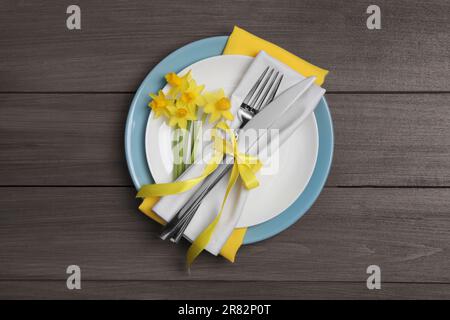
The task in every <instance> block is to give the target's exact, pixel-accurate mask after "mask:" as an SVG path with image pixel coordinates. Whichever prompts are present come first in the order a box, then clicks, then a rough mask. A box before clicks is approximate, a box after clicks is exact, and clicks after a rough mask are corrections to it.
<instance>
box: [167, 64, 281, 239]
mask: <svg viewBox="0 0 450 320" xmlns="http://www.w3.org/2000/svg"><path fill="white" fill-rule="evenodd" d="M274 73H275V74H274ZM282 80H283V74H281V73H280V72H279V71H276V72H275V69H274V68H270V67H266V69H265V70H264V71H263V73H262V74H261V75H260V77H259V78H258V80H257V81H256V82H255V84H254V85H253V87H252V88H251V89H250V91H249V92H248V94H247V95H246V97H245V98H244V100H243V102H242V104H241V105H240V107H239V109H238V114H237V115H238V118H239V120H241V121H242V122H241V124H240V126H239V128H238V129H242V128H243V127H244V126H245V125H246V124H247V122H248V121H250V120H251V119H252V118H253V117H254V116H255V115H256V114H257V113H258V112H259V111H261V110H262V109H263V108H264V107H265V106H267V105H268V104H269V103H270V102H272V100H273V99H274V98H275V95H276V93H277V91H278V88H279V86H280V83H281V81H282ZM236 138H238V136H237V134H236ZM225 158H226V157H225V156H224V159H225ZM232 166H233V164H232V163H231V164H230V163H227V161H225V163H222V164H220V165H219V167H218V168H217V169H216V170H215V171H214V172H213V173H211V174H210V175H209V176H208V177H206V179H205V181H204V182H203V184H202V185H201V186H200V188H199V189H197V190H196V191H195V192H194V194H193V195H192V197H191V198H190V199H189V200H188V201H187V202H186V204H185V205H184V206H183V207H182V208H181V209H180V210H179V211H178V212H177V213H176V215H175V217H174V218H173V219H172V220H171V221H169V223H167V224H166V226H165V227H164V229H163V231H162V233H161V235H160V237H161V239H163V240H165V239H167V238H168V237H171V238H170V240H171V241H172V242H175V243H177V242H178V241H180V239H181V237H182V236H183V233H184V231H185V230H186V228H187V226H188V225H189V223H190V222H191V220H192V218H193V217H194V215H195V213H196V212H197V209H198V208H199V207H200V204H201V202H202V200H203V199H204V198H205V196H206V195H207V194H208V193H209V191H211V189H212V188H213V187H214V186H215V185H216V184H217V183H218V182H219V181H220V179H222V177H223V176H224V175H225V174H226V173H227V172H229V171H230V169H231V168H232Z"/></svg>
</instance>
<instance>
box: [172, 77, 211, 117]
mask: <svg viewBox="0 0 450 320" xmlns="http://www.w3.org/2000/svg"><path fill="white" fill-rule="evenodd" d="M203 89H205V86H204V85H201V86H199V85H197V83H196V82H195V80H190V81H189V82H188V86H187V88H186V90H184V91H183V92H182V93H181V96H180V99H178V100H177V103H180V105H185V106H186V107H188V108H189V109H190V110H192V112H193V113H195V112H196V107H197V106H203V105H204V104H205V99H204V98H203V95H202V94H201V93H202V91H203Z"/></svg>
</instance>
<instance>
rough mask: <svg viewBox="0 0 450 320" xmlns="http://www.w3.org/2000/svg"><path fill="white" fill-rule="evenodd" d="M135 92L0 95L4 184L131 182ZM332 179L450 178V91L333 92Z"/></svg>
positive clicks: (405, 182)
mask: <svg viewBox="0 0 450 320" xmlns="http://www.w3.org/2000/svg"><path fill="white" fill-rule="evenodd" d="M131 99H132V95H130V94H21V95H18V94H2V95H0V105H1V108H0V163H1V166H0V185H3V186H9V185H19V186H20V185H91V186H92V185H94V186H97V185H120V186H130V185H131V181H130V178H129V175H128V170H127V168H126V163H125V155H124V147H123V145H124V138H123V132H124V127H125V121H126V115H127V111H128V108H129V103H130V101H131ZM327 99H328V102H329V105H330V109H331V112H332V117H333V125H334V133H335V153H334V159H333V166H332V171H331V175H330V177H329V179H328V186H367V185H373V186H450V161H448V159H449V158H450V127H449V126H448V123H450V94H383V95H380V94H328V95H327Z"/></svg>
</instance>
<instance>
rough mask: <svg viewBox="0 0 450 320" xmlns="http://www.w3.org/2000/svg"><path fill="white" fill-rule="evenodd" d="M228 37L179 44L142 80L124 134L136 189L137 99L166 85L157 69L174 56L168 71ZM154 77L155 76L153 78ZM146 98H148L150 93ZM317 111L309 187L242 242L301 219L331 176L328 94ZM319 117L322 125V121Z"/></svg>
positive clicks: (215, 51)
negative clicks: (315, 156)
mask: <svg viewBox="0 0 450 320" xmlns="http://www.w3.org/2000/svg"><path fill="white" fill-rule="evenodd" d="M227 40H228V36H217V37H209V38H204V39H200V40H197V41H194V42H191V43H188V44H186V45H184V46H182V47H180V48H178V49H177V50H175V51H173V52H172V53H170V54H169V55H167V56H166V57H165V58H164V59H163V60H161V61H160V62H159V63H158V64H157V65H156V66H155V67H154V68H152V70H151V71H150V72H149V73H148V74H147V76H146V77H145V78H144V80H143V81H142V83H141V84H140V86H139V88H138V90H137V91H136V94H135V95H134V97H133V100H132V102H131V105H130V110H129V112H128V116H127V119H126V125H125V137H124V138H125V139H124V140H125V158H126V161H127V167H128V171H129V173H130V176H131V179H132V181H133V184H134V186H135V188H136V189H139V188H140V186H141V185H142V184H141V182H140V179H139V177H138V174H137V172H136V168H135V167H134V165H133V150H132V138H133V134H132V131H133V130H134V129H135V128H134V125H136V123H135V122H134V117H135V114H136V112H137V111H136V110H137V106H138V100H139V99H142V97H143V95H144V96H148V94H147V93H148V92H153V91H156V90H157V89H159V88H162V87H163V85H164V81H163V79H164V78H163V77H161V79H159V80H158V77H157V75H158V73H160V74H161V75H163V74H164V72H161V69H165V65H166V64H167V63H169V62H171V60H173V61H172V62H175V64H177V65H178V68H172V69H170V70H169V71H180V70H182V69H183V68H184V67H186V66H188V65H190V64H192V63H194V62H196V61H199V60H202V59H205V58H208V57H212V56H214V55H220V54H221V53H222V51H223V48H224V47H225V45H226V42H227ZM199 46H200V47H202V46H205V48H206V50H205V48H202V50H195V48H198V47H199ZM192 49H194V50H192ZM185 51H191V55H194V57H192V56H188V55H182V57H181V58H180V59H181V60H180V59H179V60H177V58H179V56H180V54H183V53H184V52H185ZM186 60H189V62H188V63H184V61H186ZM166 69H167V68H166ZM175 69H177V70H175ZM178 69H179V70H178ZM167 72H168V71H167ZM153 78H155V79H154V80H152V79H153ZM151 87H155V88H154V89H155V90H152V88H151ZM158 87H159V88H158ZM147 100H149V98H148V97H147ZM146 104H147V103H146ZM146 104H145V105H146ZM145 107H146V110H145V111H144V113H145V114H146V116H145V117H144V118H145V119H144V120H143V122H145V125H146V123H147V118H148V114H149V110H148V108H147V106H145ZM314 113H315V116H316V121H317V125H318V129H319V152H318V159H317V163H316V166H315V168H314V171H313V175H312V176H311V179H310V181H309V182H308V185H307V187H306V188H305V190H304V191H303V192H302V194H301V195H300V196H299V198H297V199H296V200H295V201H294V203H293V204H292V205H291V206H289V207H288V208H287V209H286V210H285V211H283V212H282V213H280V214H279V215H278V216H276V217H275V218H273V219H271V220H269V221H266V222H264V223H261V224H258V225H256V226H252V227H249V228H248V230H247V233H246V235H245V238H244V241H243V244H251V243H255V242H258V241H262V240H265V239H268V238H270V237H273V236H275V235H277V234H279V233H281V232H282V231H284V230H285V229H287V228H288V227H289V226H291V225H293V224H294V223H295V222H296V221H297V220H298V219H300V218H301V217H302V216H303V215H304V214H305V213H306V212H307V211H308V210H309V209H310V207H311V206H312V205H313V204H314V202H315V201H316V200H317V198H318V196H319V195H320V193H321V191H322V189H323V187H324V185H325V183H326V180H327V178H328V175H329V172H330V169H331V164H332V160H333V153H334V131H333V123H332V119H331V114H330V110H329V107H328V104H327V102H326V100H325V98H322V100H321V101H320V103H319V105H318V106H317V108H316V110H315V112H314ZM319 121H320V124H321V125H319ZM141 125H142V124H141ZM144 133H145V131H144ZM138 138H139V136H138ZM140 139H142V141H143V140H144V134H142V137H141V138H140ZM142 149H143V150H144V152H143V154H141V155H140V157H142V159H141V162H142V160H144V162H145V164H143V166H144V167H145V168H141V170H144V171H145V169H146V170H147V174H148V177H147V178H148V180H149V182H145V183H152V182H153V178H152V177H151V173H150V170H149V168H148V165H147V161H146V158H145V146H142ZM294 210H295V211H297V210H298V211H297V212H296V213H295V212H294V213H293V212H292V211H294Z"/></svg>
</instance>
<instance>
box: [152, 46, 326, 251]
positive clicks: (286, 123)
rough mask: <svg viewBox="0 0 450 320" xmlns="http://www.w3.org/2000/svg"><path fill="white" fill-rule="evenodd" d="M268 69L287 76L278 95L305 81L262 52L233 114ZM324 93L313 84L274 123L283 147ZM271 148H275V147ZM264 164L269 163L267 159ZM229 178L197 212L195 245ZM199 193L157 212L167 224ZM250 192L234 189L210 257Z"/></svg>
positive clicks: (161, 205)
mask: <svg viewBox="0 0 450 320" xmlns="http://www.w3.org/2000/svg"><path fill="white" fill-rule="evenodd" d="M267 66H271V67H274V68H275V69H276V70H277V71H280V72H281V73H283V76H284V77H283V81H282V82H281V84H280V87H279V90H278V95H279V94H280V93H281V92H283V91H285V90H286V89H288V88H290V87H291V86H293V85H295V84H297V83H298V82H300V81H302V80H304V79H305V78H304V77H303V76H301V75H300V74H299V73H297V72H296V71H294V70H292V69H291V68H290V67H288V66H286V65H285V64H283V63H281V62H280V61H278V60H276V59H274V58H272V57H271V56H269V55H268V54H266V53H265V52H263V51H261V52H260V53H259V54H258V55H257V56H256V58H255V59H254V61H253V62H252V64H251V65H250V67H249V68H248V70H247V71H246V73H245V74H244V76H243V77H242V80H241V81H240V83H239V85H238V86H237V87H236V89H235V90H234V92H233V94H232V96H231V98H230V100H231V110H232V112H233V114H235V115H236V114H237V110H238V109H239V107H240V105H241V103H242V101H243V100H244V98H245V96H246V95H247V93H248V92H249V91H250V89H251V87H252V86H253V84H254V83H255V82H256V80H257V79H258V78H259V76H260V75H261V73H262V72H263V71H264V69H265V68H266V67H267ZM324 93H325V90H324V89H322V88H321V87H319V86H317V85H315V84H313V85H312V86H310V87H309V89H308V90H307V91H306V92H305V93H304V94H303V95H302V96H300V98H299V99H297V100H296V102H295V104H294V105H293V106H292V107H291V108H290V109H288V110H287V111H286V112H285V113H284V114H283V115H282V116H280V117H279V118H278V119H276V120H275V121H273V124H272V126H271V128H272V129H279V141H278V142H279V146H281V144H283V143H284V142H285V141H287V139H288V138H289V137H290V136H291V134H292V133H293V132H294V131H295V130H296V129H297V128H298V127H299V126H300V124H301V123H302V121H303V120H304V119H306V117H307V116H308V115H309V114H310V113H311V112H312V111H313V110H314V108H315V107H316V106H317V104H318V103H319V101H320V98H321V97H322V96H323V95H324ZM260 116H264V113H261V114H260ZM239 126H240V120H239V119H238V117H237V116H235V119H234V120H233V122H232V123H231V127H232V128H238V127H239ZM240 140H241V139H240ZM268 147H269V146H268ZM270 147H271V148H272V146H270ZM205 150H207V151H206V153H204V156H203V162H201V163H194V164H192V165H191V166H189V168H188V169H187V170H186V171H185V172H184V173H183V175H182V176H180V177H179V178H178V180H186V179H190V178H194V177H197V176H199V175H200V174H201V173H202V171H203V169H204V167H205V164H204V163H206V162H207V160H208V154H209V151H208V150H210V147H206V148H205ZM241 151H243V150H241ZM258 151H259V152H260V153H261V151H262V150H261V149H259V150H258ZM272 151H275V150H272ZM255 152H256V148H253V149H252V150H246V153H250V154H255ZM205 155H206V156H205ZM261 160H262V161H265V160H266V159H261ZM228 177H229V175H226V176H225V177H224V178H223V179H222V180H221V181H219V183H217V185H216V186H215V187H214V189H212V190H211V192H210V193H209V194H208V195H207V196H206V197H205V199H204V200H203V202H202V204H201V209H202V210H199V211H198V212H197V214H196V215H195V216H194V218H193V219H192V221H191V223H190V224H189V226H188V228H187V229H186V231H185V232H184V236H185V237H186V238H188V239H190V240H191V241H192V240H193V239H195V238H196V237H197V236H198V235H199V234H200V233H201V231H203V230H204V229H205V228H206V227H207V226H208V225H209V224H210V223H211V222H212V220H213V219H214V217H215V215H216V214H217V213H218V212H219V210H220V205H221V203H222V200H223V197H224V194H225V190H226V186H227V183H228ZM196 189H197V188H193V189H191V190H189V191H187V192H184V193H182V194H178V195H170V196H166V197H163V198H162V199H161V200H160V201H159V202H158V203H157V204H156V205H155V206H154V207H153V211H154V212H156V213H157V214H158V215H159V216H161V217H162V218H163V219H164V220H166V221H169V220H171V219H172V218H173V217H174V216H175V214H176V213H177V212H178V210H179V209H180V208H181V207H182V206H183V205H184V204H185V203H186V201H187V200H188V199H189V198H190V196H191V195H192V194H193V193H194V192H195V190H196ZM248 192H251V190H246V189H245V188H244V187H243V186H242V184H241V182H240V181H238V182H237V183H236V185H235V186H234V188H233V190H232V191H231V194H230V197H229V198H233V195H234V196H235V197H236V198H237V199H238V201H234V203H233V201H227V203H226V205H225V208H224V211H223V214H222V218H221V219H220V221H219V223H218V224H217V226H216V229H215V231H214V233H213V235H212V237H211V240H210V242H209V244H208V246H207V247H206V250H207V251H209V252H210V253H212V254H214V255H217V254H218V253H219V252H220V250H221V248H222V247H223V245H224V244H225V242H226V240H227V239H228V237H229V236H230V234H231V232H232V231H233V229H234V228H235V226H236V225H237V223H238V221H239V218H240V217H241V214H242V211H243V210H242V209H243V208H244V205H245V201H246V199H247V196H248ZM202 207H204V208H205V210H203V208H202Z"/></svg>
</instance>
